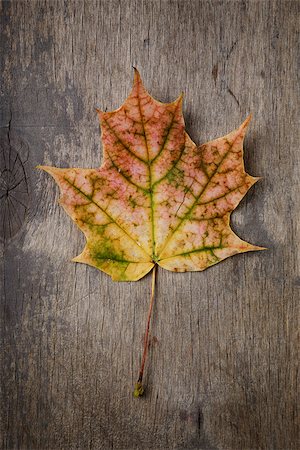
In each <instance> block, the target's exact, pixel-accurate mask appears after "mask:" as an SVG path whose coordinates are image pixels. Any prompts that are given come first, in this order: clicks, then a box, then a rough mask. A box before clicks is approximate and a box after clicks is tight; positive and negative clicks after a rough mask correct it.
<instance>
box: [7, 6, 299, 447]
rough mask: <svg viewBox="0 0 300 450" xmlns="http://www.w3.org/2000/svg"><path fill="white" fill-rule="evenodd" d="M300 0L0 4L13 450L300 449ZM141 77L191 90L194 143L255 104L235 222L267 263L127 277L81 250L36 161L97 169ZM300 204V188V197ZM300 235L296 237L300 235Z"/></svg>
mask: <svg viewBox="0 0 300 450" xmlns="http://www.w3.org/2000/svg"><path fill="white" fill-rule="evenodd" d="M299 5H300V3H299V2H297V1H283V0H282V1H278V2H277V1H270V2H269V1H264V0H261V1H255V0H254V1H237V2H234V1H227V2H226V1H225V2H222V1H210V2H209V1H193V0H192V1H183V0H170V1H167V0H161V1H160V0H152V1H146V0H144V1H141V0H136V1H134V0H132V1H130V0H129V1H128V0H127V1H126V0H125V1H121V2H119V1H115V0H112V1H111V0H106V1H105V0H104V1H97V2H92V1H86V2H83V1H79V0H78V1H76V2H72V1H65V2H63V1H62V0H61V1H57V2H56V1H54V0H52V1H47V2H44V1H19V0H18V1H17V0H15V1H13V2H6V1H5V2H4V3H2V6H1V40H0V42H1V50H2V51H1V74H2V83H1V91H0V96H1V97H0V98H1V115H0V121H1V150H0V151H1V153H0V163H1V174H0V176H1V178H0V207H1V215H0V236H1V246H0V255H1V265H2V269H1V281H0V288H1V298H2V302H1V307H2V313H1V330H2V343H1V353H2V364H1V372H2V376H1V384H2V387H3V389H2V402H1V409H2V413H1V437H2V440H1V448H3V449H26V450H31V449H39V450H46V449H47V450H57V449H80V450H82V449H105V450H106V449H110V448H111V449H123V450H124V449H128V450H135V449H203V450H204V449H210V450H221V449H222V450H231V449H236V450H244V449H255V450H256V449H270V450H271V449H272V450H273V449H283V450H288V449H298V448H300V445H299V444H300V443H299V434H298V432H299V416H298V415H297V403H298V402H299V398H298V399H297V389H298V387H299V380H298V379H297V376H298V371H297V361H299V340H297V328H298V325H299V309H298V305H299V286H300V279H299V272H297V269H298V266H297V264H299V258H298V256H299V253H297V250H298V248H297V246H298V243H299V233H298V236H297V225H299V201H298V202H297V201H296V200H297V198H296V190H297V183H298V185H299V179H298V176H299V165H298V163H299V132H298V131H297V130H298V116H299V110H298V111H297V102H298V101H299V96H298V97H297V91H296V80H297V67H296V64H297V27H298V21H299ZM132 65H134V66H136V67H137V68H138V69H139V70H140V72H141V75H142V77H143V79H144V82H145V85H146V87H147V88H148V90H149V91H150V93H151V94H152V95H153V96H155V97H156V98H158V99H160V100H161V101H171V100H173V99H175V98H176V97H177V95H178V94H179V93H180V92H181V91H184V93H185V102H184V114H185V119H186V126H187V130H188V132H189V133H190V135H191V137H192V138H193V140H194V141H195V142H197V143H203V142H205V141H207V140H209V139H212V138H215V137H217V136H221V135H223V134H225V133H227V132H229V131H231V130H232V129H234V128H235V127H237V126H238V125H239V124H240V123H241V121H242V120H243V119H244V118H245V117H246V116H247V114H248V113H249V112H252V113H253V116H254V118H253V122H252V125H251V126H250V129H249V133H248V136H247V139H246V146H245V147H246V148H245V159H246V168H247V170H248V172H250V173H251V174H252V175H255V176H262V177H263V180H262V181H261V182H260V183H258V184H257V185H255V186H254V187H253V188H252V190H251V191H250V192H249V194H248V195H247V197H246V198H245V200H244V201H243V202H242V204H241V205H240V207H239V208H238V210H237V211H236V212H235V213H234V214H233V218H232V220H233V225H234V229H235V231H236V232H237V233H238V234H239V235H240V236H241V237H243V238H245V239H247V240H249V241H250V242H252V243H255V244H258V245H263V246H266V247H268V248H269V250H268V251H266V252H256V253H252V254H251V253H248V254H244V255H239V256H235V257H232V258H230V259H228V260H226V261H225V262H223V263H221V264H218V265H216V266H214V267H213V268H211V269H208V270H207V271H205V272H202V273H200V272H199V273H184V274H178V273H170V272H167V271H163V270H159V271H158V279H157V297H156V304H155V309H154V316H153V322H152V331H151V335H152V345H151V347H150V353H149V364H148V365H147V368H146V374H145V381H146V383H147V394H146V396H145V397H144V398H142V399H140V400H136V399H134V398H133V396H132V386H133V383H134V381H135V379H136V377H137V373H138V365H139V358H140V354H141V350H142V339H143V333H144V325H145V320H146V314H147V308H148V302H149V296H150V283H151V277H150V276H147V277H146V278H144V279H143V280H141V281H140V282H137V283H114V282H112V281H111V280H110V278H109V277H108V276H106V275H105V274H103V273H100V272H99V271H97V270H96V269H93V268H91V267H88V266H85V265H80V264H74V263H72V262H70V259H71V258H72V257H73V256H75V255H76V254H78V253H79V251H80V250H81V249H82V246H83V243H84V238H83V236H82V234H81V233H80V232H79V230H78V229H77V228H76V226H75V225H74V224H73V223H72V222H71V220H70V219H69V218H68V217H67V216H66V214H65V213H64V211H63V210H62V209H61V208H60V207H59V205H58V204H57V199H58V189H57V187H56V186H55V184H54V182H53V180H52V179H50V177H49V176H47V175H46V174H45V173H42V172H39V171H37V170H35V166H36V165H37V164H49V165H56V166H60V167H71V166H78V167H97V166H99V163H100V159H101V145H100V139H99V125H98V118H97V116H96V112H95V108H96V107H101V108H102V109H105V108H107V109H108V110H111V109H114V108H116V107H118V106H119V105H120V104H121V103H122V102H123V100H124V99H125V97H126V96H127V94H128V93H129V91H130V88H131V83H132V77H133V70H132V68H131V66H132ZM298 197H299V193H298ZM297 238H298V240H297Z"/></svg>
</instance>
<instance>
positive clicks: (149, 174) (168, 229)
mask: <svg viewBox="0 0 300 450" xmlns="http://www.w3.org/2000/svg"><path fill="white" fill-rule="evenodd" d="M98 113H99V118H100V124H101V130H102V141H103V163H102V165H101V167H100V168H99V169H78V168H70V169H59V168H56V167H49V166H38V167H39V168H41V169H43V170H45V171H46V172H48V173H49V174H50V175H52V176H53V178H54V179H55V181H56V182H57V184H58V185H59V187H60V190H61V198H60V203H61V205H62V206H63V207H64V209H65V210H66V212H67V213H68V214H69V215H70V216H71V217H72V219H73V220H74V221H75V222H76V224H77V225H78V227H79V228H80V229H81V230H82V231H83V233H84V234H85V237H86V245H85V248H84V250H83V252H82V253H81V254H80V255H79V256H77V257H76V258H74V259H73V261H75V262H81V263H86V264H89V265H91V266H94V267H97V268H98V269H100V270H102V271H103V272H106V273H107V274H109V275H110V276H111V277H112V279H113V280H114V281H136V280H139V279H140V278H142V277H143V276H144V275H146V274H147V273H148V272H149V271H150V270H151V269H152V268H154V270H153V272H152V291H151V300H150V306H149V311H148V318H147V325H146V333H145V338H144V351H143V356H142V362H141V367H140V371H139V377H138V381H137V383H136V385H135V390H134V395H135V397H140V396H141V395H142V394H143V392H144V388H143V385H142V379H143V373H144V366H145V361H146V356H147V351H148V346H149V327H150V320H151V312H152V308H153V301H154V288H155V273H156V265H159V266H161V267H163V268H164V269H167V270H171V271H174V272H186V271H199V270H204V269H206V268H207V267H209V266H212V265H213V264H216V263H218V262H220V261H222V260H223V259H225V258H228V257H229V256H232V255H234V254H236V253H243V252H247V251H252V250H262V248H261V247H257V246H255V245H252V244H249V243H248V242H245V241H243V240H241V239H240V238H239V237H238V236H237V235H236V234H235V233H234V232H233V231H232V229H231V228H230V214H231V212H232V211H233V210H234V209H235V208H236V206H237V205H238V204H239V202H240V201H241V199H242V198H243V197H244V195H245V194H246V193H247V191H248V190H249V189H250V187H251V186H252V185H253V184H254V183H255V182H256V181H257V180H258V179H259V178H255V177H252V176H250V175H249V174H247V173H246V172H245V169H244V161H243V141H244V137H245V133H246V129H247V126H248V123H249V121H250V117H248V118H247V119H246V120H245V121H244V123H242V125H241V126H240V127H239V128H238V129H237V130H235V131H232V132H231V133H229V134H228V135H226V136H224V137H221V138H219V139H215V140H213V141H210V142H208V143H206V144H203V145H201V146H199V147H198V146H196V145H195V144H194V143H193V141H192V140H191V139H190V137H189V136H188V134H187V133H186V132H185V127H184V120H183V116H182V96H180V97H179V98H178V99H177V100H175V101H174V102H172V103H161V102H159V101H157V100H154V99H153V98H152V97H151V96H150V95H149V94H148V92H147V91H146V90H145V88H144V86H143V83H142V81H141V78H140V75H139V73H138V71H137V70H136V69H135V76H134V84H133V89H132V91H131V93H130V95H129V97H128V98H127V99H126V101H125V103H124V104H123V105H122V106H121V107H120V108H119V109H117V110H115V111H112V112H102V111H100V110H98Z"/></svg>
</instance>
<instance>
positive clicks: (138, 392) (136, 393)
mask: <svg viewBox="0 0 300 450" xmlns="http://www.w3.org/2000/svg"><path fill="white" fill-rule="evenodd" d="M155 281H156V264H155V266H154V268H153V271H152V284H151V297H150V305H149V310H148V318H147V325H146V332H145V337H144V351H143V357H142V363H141V367H140V371H139V378H138V380H137V382H136V384H135V387H134V392H133V395H134V397H141V396H142V395H143V393H144V388H143V384H142V382H143V375H144V368H145V363H146V359H147V353H148V347H149V329H150V322H151V314H152V309H153V303H154V297H155Z"/></svg>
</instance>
